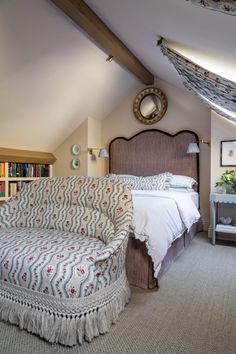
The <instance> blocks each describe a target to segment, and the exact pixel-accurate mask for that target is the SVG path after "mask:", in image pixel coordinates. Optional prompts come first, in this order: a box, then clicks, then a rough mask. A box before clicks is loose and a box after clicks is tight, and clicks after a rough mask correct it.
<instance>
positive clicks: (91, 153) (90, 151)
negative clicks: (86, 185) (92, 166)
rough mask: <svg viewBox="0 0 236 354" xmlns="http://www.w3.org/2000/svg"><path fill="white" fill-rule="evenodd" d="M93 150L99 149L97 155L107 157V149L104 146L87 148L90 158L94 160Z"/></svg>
mask: <svg viewBox="0 0 236 354" xmlns="http://www.w3.org/2000/svg"><path fill="white" fill-rule="evenodd" d="M94 150H99V152H98V157H101V158H107V157H109V154H108V151H107V149H105V148H88V152H89V155H91V160H95V158H94V156H95V155H94V152H93V151H94Z"/></svg>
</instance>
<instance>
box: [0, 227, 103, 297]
mask: <svg viewBox="0 0 236 354" xmlns="http://www.w3.org/2000/svg"><path fill="white" fill-rule="evenodd" d="M0 244H1V248H0V280H2V281H5V282H8V283H11V284H14V285H16V286H20V287H24V288H27V289H30V290H34V291H36V292H41V293H44V294H49V295H53V296H56V297H59V298H78V297H82V296H86V295H87V294H91V293H93V292H95V291H96V289H97V287H98V286H99V285H98V284H97V282H98V280H97V277H96V263H95V259H96V257H97V256H98V255H99V254H100V253H101V251H102V250H103V249H104V247H105V244H104V243H103V242H102V241H101V240H99V239H95V238H88V237H83V236H80V235H78V234H76V233H71V232H68V231H58V230H47V229H40V228H19V227H17V228H14V227H10V228H2V229H0Z"/></svg>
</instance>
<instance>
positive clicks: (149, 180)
mask: <svg viewBox="0 0 236 354" xmlns="http://www.w3.org/2000/svg"><path fill="white" fill-rule="evenodd" d="M107 177H108V178H112V179H113V178H114V179H119V180H120V181H122V182H124V183H126V184H128V185H129V186H130V188H131V189H132V190H166V189H168V188H169V186H170V181H171V178H172V174H171V173H169V172H165V173H160V174H159V175H154V176H141V177H138V176H134V175H117V174H114V173H113V174H112V173H110V174H109V175H107Z"/></svg>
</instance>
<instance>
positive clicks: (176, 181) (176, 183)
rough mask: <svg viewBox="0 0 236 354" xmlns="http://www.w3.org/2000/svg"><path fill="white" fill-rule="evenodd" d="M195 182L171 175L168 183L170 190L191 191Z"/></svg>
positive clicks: (184, 177)
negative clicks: (182, 189)
mask: <svg viewBox="0 0 236 354" xmlns="http://www.w3.org/2000/svg"><path fill="white" fill-rule="evenodd" d="M195 184H197V181H196V180H195V179H194V178H192V177H189V176H182V175H173V176H172V179H171V181H170V187H171V188H188V189H192V188H193V186H194V185H195Z"/></svg>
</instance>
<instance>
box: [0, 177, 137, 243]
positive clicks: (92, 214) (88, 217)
mask: <svg viewBox="0 0 236 354" xmlns="http://www.w3.org/2000/svg"><path fill="white" fill-rule="evenodd" d="M131 220H132V201H131V192H130V189H129V187H128V186H126V185H125V184H123V183H122V182H120V181H111V180H108V179H106V178H95V177H83V176H72V177H54V178H44V179H41V180H38V181H34V182H32V183H29V184H28V185H26V186H25V187H24V188H23V189H22V190H21V191H20V192H19V193H18V194H17V195H16V196H15V197H13V198H11V199H10V200H9V201H8V202H7V203H5V204H4V205H3V206H2V208H0V227H11V226H13V227H40V228H55V229H58V230H65V231H71V232H75V233H78V234H80V235H83V236H86V237H96V238H99V239H101V240H102V241H103V242H104V243H106V244H107V243H109V242H110V241H111V239H112V238H113V236H114V234H115V233H116V232H117V231H119V230H129V227H130V224H131Z"/></svg>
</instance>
